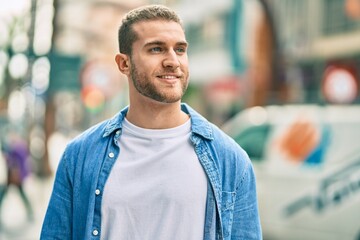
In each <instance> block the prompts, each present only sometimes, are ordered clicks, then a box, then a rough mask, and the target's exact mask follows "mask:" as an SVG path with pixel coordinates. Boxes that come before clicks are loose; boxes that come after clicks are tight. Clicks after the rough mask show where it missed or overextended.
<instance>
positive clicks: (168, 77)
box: [161, 76, 176, 79]
mask: <svg viewBox="0 0 360 240" xmlns="http://www.w3.org/2000/svg"><path fill="white" fill-rule="evenodd" d="M161 78H165V79H175V78H176V77H175V76H161Z"/></svg>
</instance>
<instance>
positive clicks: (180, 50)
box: [175, 47, 186, 54]
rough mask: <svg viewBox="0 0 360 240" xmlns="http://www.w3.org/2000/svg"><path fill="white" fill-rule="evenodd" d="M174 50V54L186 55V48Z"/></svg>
mask: <svg viewBox="0 0 360 240" xmlns="http://www.w3.org/2000/svg"><path fill="white" fill-rule="evenodd" d="M175 50H176V52H178V53H180V54H183V53H186V48H185V47H178V48H176V49H175Z"/></svg>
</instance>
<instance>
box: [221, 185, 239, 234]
mask: <svg viewBox="0 0 360 240" xmlns="http://www.w3.org/2000/svg"><path fill="white" fill-rule="evenodd" d="M235 199H236V194H235V192H225V191H223V192H222V202H221V219H222V223H223V233H224V238H225V239H227V237H229V236H230V233H231V226H232V222H233V216H234V205H235Z"/></svg>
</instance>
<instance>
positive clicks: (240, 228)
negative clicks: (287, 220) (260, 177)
mask: <svg viewBox="0 0 360 240" xmlns="http://www.w3.org/2000/svg"><path fill="white" fill-rule="evenodd" d="M245 162H246V166H245V168H244V170H243V173H242V177H241V180H240V182H239V184H238V186H237V188H236V200H235V205H234V220H233V225H232V233H231V239H233V240H235V239H236V240H239V239H247V240H258V239H262V233H261V225H260V217H259V210H258V202H257V193H256V179H255V174H254V170H253V167H252V164H251V161H250V159H247V161H245Z"/></svg>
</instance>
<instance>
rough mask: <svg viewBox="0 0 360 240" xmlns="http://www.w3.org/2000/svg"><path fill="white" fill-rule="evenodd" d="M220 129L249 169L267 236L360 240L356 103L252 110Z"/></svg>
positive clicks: (359, 150) (274, 239)
mask: <svg viewBox="0 0 360 240" xmlns="http://www.w3.org/2000/svg"><path fill="white" fill-rule="evenodd" d="M222 128H223V130H224V131H225V132H227V133H228V134H229V135H230V136H231V137H233V138H234V140H235V141H236V142H237V143H238V144H240V145H241V146H242V147H243V148H244V149H245V150H246V151H247V153H248V154H249V156H250V158H251V159H252V162H253V164H254V169H255V173H256V175H257V186H258V196H259V209H260V214H261V216H260V217H261V221H262V228H263V235H264V239H271V240H283V239H284V240H285V239H286V240H297V239H298V240H304V239H311V240H322V239H324V240H325V239H326V240H331V239H334V240H338V239H342V240H347V239H349V240H360V141H359V136H360V106H356V105H324V106H320V105H284V106H266V107H253V108H249V109H246V110H244V111H242V112H240V113H239V114H237V115H236V116H235V117H234V118H232V119H231V120H230V121H228V122H227V123H225V124H224V126H223V127H222Z"/></svg>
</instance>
